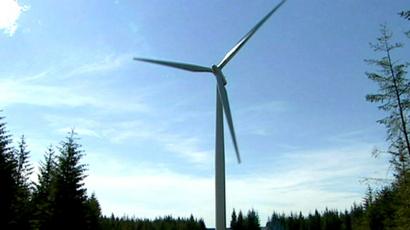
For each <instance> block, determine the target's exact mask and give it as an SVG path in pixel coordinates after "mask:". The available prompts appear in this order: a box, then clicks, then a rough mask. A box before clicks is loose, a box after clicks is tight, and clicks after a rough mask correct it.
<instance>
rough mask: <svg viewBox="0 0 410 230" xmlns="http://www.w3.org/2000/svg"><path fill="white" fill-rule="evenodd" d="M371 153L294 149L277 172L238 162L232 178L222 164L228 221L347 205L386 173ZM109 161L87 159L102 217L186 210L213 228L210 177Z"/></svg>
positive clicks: (360, 148)
mask: <svg viewBox="0 0 410 230" xmlns="http://www.w3.org/2000/svg"><path fill="white" fill-rule="evenodd" d="M370 149H371V147H370V146H369V145H361V146H355V147H350V148H346V149H327V150H318V151H303V152H302V151H300V152H294V153H289V154H284V155H283V157H282V158H283V159H281V160H280V164H279V166H278V167H275V166H272V167H268V168H259V169H256V170H255V169H254V168H252V167H254V166H255V165H253V166H252V165H246V164H242V165H240V166H237V167H240V171H241V173H239V174H233V175H232V172H231V171H230V168H229V167H228V168H227V181H226V182H227V185H226V186H227V187H226V188H227V218H228V221H229V217H230V212H231V211H232V209H233V208H235V209H236V210H239V209H241V210H243V211H247V210H249V209H251V208H254V209H256V210H257V211H258V212H259V214H260V217H261V224H262V225H264V224H265V221H266V220H267V218H268V216H269V215H271V214H272V211H273V210H275V211H278V212H286V213H289V212H291V211H302V212H304V213H305V214H307V213H308V212H311V211H314V210H315V209H318V210H324V209H325V208H326V207H328V208H337V209H345V208H349V207H350V206H351V205H352V204H353V202H360V201H361V199H362V196H363V192H364V190H365V187H366V186H365V185H363V186H362V188H363V190H361V189H360V186H358V183H359V179H360V178H361V177H363V176H376V177H383V175H384V170H385V166H386V165H385V164H386V162H384V161H383V162H382V161H380V159H374V158H371V156H370V154H369V151H370ZM114 156H115V155H114V154H113V155H111V157H108V155H105V156H102V158H101V156H100V157H99V161H93V162H95V163H94V165H90V167H92V168H91V169H92V171H91V173H90V176H89V178H87V181H86V184H87V187H88V188H89V189H90V190H91V191H95V192H96V193H97V197H98V199H99V201H100V203H101V206H102V210H103V213H104V214H106V215H109V214H111V212H114V214H116V215H123V214H127V215H129V216H132V215H135V216H137V217H147V218H155V217H157V216H162V215H167V214H172V215H174V216H189V215H190V214H191V213H192V214H193V215H194V216H197V217H203V218H204V220H205V222H206V224H207V226H208V227H210V226H213V225H214V178H213V176H198V175H197V174H196V173H195V172H191V171H189V172H186V173H181V172H179V173H177V172H175V171H172V170H170V169H167V168H164V167H163V166H161V165H153V164H151V165H148V164H145V165H144V164H135V163H131V162H121V161H119V160H117V159H115V158H114ZM95 157H97V156H95ZM272 163H274V162H272ZM259 165H260V164H259ZM212 171H213V168H212V167H210V168H209V172H210V173H212ZM212 174H213V173H212ZM340 184H342V185H340Z"/></svg>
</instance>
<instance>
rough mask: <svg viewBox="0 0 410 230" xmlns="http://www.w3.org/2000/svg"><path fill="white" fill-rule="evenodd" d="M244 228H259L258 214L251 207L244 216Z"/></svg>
mask: <svg viewBox="0 0 410 230" xmlns="http://www.w3.org/2000/svg"><path fill="white" fill-rule="evenodd" d="M246 229H248V230H260V224H259V216H258V214H257V213H256V211H255V210H253V209H252V210H250V211H248V215H247V216H246Z"/></svg>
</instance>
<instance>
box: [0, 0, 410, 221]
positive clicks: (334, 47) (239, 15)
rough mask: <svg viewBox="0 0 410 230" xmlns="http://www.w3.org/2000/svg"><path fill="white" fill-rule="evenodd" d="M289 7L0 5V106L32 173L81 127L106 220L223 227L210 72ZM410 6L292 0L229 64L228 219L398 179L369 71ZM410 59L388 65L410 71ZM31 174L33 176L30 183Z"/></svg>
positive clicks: (329, 201)
mask: <svg viewBox="0 0 410 230" xmlns="http://www.w3.org/2000/svg"><path fill="white" fill-rule="evenodd" d="M278 2H279V1H273V0H270V1H267V0H258V1H245V0H240V1H238V0H235V1H234V0H228V1H216V0H209V1H189V0H179V1H158V0H155V1H122V0H115V1H108V0H107V1H96V0H95V1H51V0H41V1H40V0H33V1H30V0H25V1H18V3H17V2H15V1H13V0H0V60H1V62H0V109H2V110H3V112H2V113H1V115H2V116H5V117H6V122H7V124H8V125H7V127H8V129H9V131H10V133H11V134H12V135H13V137H14V138H15V139H16V140H17V139H18V137H19V136H21V135H22V134H24V135H25V136H26V139H27V142H28V145H29V149H30V150H31V160H32V161H33V163H34V165H36V166H37V165H38V162H39V161H40V160H42V158H43V153H44V152H45V150H46V148H47V146H49V145H50V144H53V145H58V143H59V142H60V141H61V140H63V139H64V137H65V136H66V134H67V132H68V131H69V130H70V129H71V128H74V129H75V131H76V132H77V133H78V134H79V137H80V138H81V140H80V143H81V144H82V148H83V150H84V151H85V153H86V156H85V157H84V163H87V164H88V172H87V174H88V177H87V179H86V187H87V189H88V192H89V193H91V192H95V193H96V196H97V198H98V200H99V201H100V204H101V207H102V212H103V213H104V214H106V215H109V214H111V213H112V212H113V213H114V214H116V215H119V216H121V215H129V216H135V217H148V218H154V217H157V216H164V215H168V214H170V215H173V216H183V217H187V216H189V215H190V214H191V213H192V214H193V215H194V216H195V217H202V218H204V220H205V223H206V225H207V226H214V164H213V163H214V123H215V94H216V93H215V84H216V82H215V79H214V77H213V76H212V75H210V74H206V73H205V74H195V73H189V72H183V71H179V70H175V69H168V68H164V67H161V66H155V65H150V64H147V63H139V62H135V61H133V60H132V57H134V56H137V57H148V58H160V59H165V60H174V61H184V62H189V63H195V64H200V65H205V66H210V65H212V64H216V63H218V62H219V61H220V60H221V58H222V57H223V56H224V55H225V53H226V52H227V51H228V50H229V49H230V48H232V46H233V45H234V44H235V43H236V42H237V41H238V40H239V39H240V38H241V37H242V36H243V35H244V34H245V33H246V32H247V31H248V30H249V29H250V28H251V27H252V26H253V25H254V24H255V23H256V22H257V21H258V20H259V19H260V18H261V17H263V16H264V15H265V14H266V13H267V12H268V11H269V10H270V9H271V8H272V7H273V6H274V5H275V4H277V3H278ZM408 8H409V4H408V2H407V1H405V0H395V1H389V0H372V1H370V0H361V1H357V0H343V1H341V0H339V1H328V0H315V1H304V0H289V1H288V2H287V3H286V4H285V5H284V6H283V7H282V8H281V9H280V10H278V11H277V13H275V14H274V15H273V17H272V18H271V19H270V20H269V21H268V22H267V23H266V24H265V25H264V26H263V27H262V28H261V29H260V30H259V31H258V32H257V33H256V34H255V35H254V37H253V38H252V39H251V40H250V41H249V42H248V43H247V44H246V46H245V47H244V48H243V49H242V50H241V51H240V52H239V53H238V54H237V55H236V56H235V58H234V59H233V60H232V61H231V62H230V63H229V64H228V65H227V66H226V67H225V69H224V72H225V75H226V76H227V80H228V85H227V89H228V92H229V96H230V102H231V109H232V113H233V118H234V123H235V128H236V131H237V138H238V141H239V148H240V150H241V154H242V160H243V163H242V164H240V165H238V164H237V162H236V159H235V154H234V151H233V148H232V143H231V141H230V139H228V138H229V136H228V135H227V134H226V135H225V136H226V173H227V184H226V186H227V212H228V221H229V216H230V213H231V211H232V209H233V208H235V209H236V210H239V209H241V210H245V211H247V210H249V209H251V208H254V209H255V210H257V211H258V213H259V215H260V219H261V223H262V225H264V224H265V222H266V220H267V218H268V216H269V215H270V214H271V213H272V211H273V210H276V211H278V212H286V213H288V212H290V211H303V212H305V213H308V212H309V211H313V210H314V209H315V208H317V209H319V210H323V209H324V208H325V207H329V208H338V209H344V208H348V207H350V205H351V204H352V203H353V202H360V201H361V199H362V197H363V194H364V192H365V190H366V186H367V185H366V184H365V183H361V181H362V180H363V178H365V177H379V178H386V177H388V174H389V171H388V164H387V163H386V159H383V157H380V158H377V159H375V158H373V157H372V156H371V151H372V149H374V148H375V147H379V148H384V147H385V144H384V139H385V130H384V128H383V127H381V126H379V125H378V124H377V123H376V120H377V119H380V118H381V117H383V114H382V113H381V112H379V111H377V108H376V106H375V105H372V104H369V103H367V102H366V101H365V99H364V97H365V95H366V93H369V92H372V91H374V90H375V89H376V87H375V85H374V84H373V83H372V82H370V81H369V80H367V79H366V76H365V74H364V72H365V71H371V70H373V67H371V66H368V65H367V64H365V63H364V62H363V60H364V59H365V58H372V57H373V58H374V57H378V56H379V55H377V54H375V53H373V52H372V50H371V49H370V48H369V42H372V41H374V40H375V38H376V37H377V36H378V34H379V24H381V23H387V25H388V26H390V28H391V29H392V30H393V31H394V33H395V35H396V37H395V38H397V40H402V41H405V42H407V43H408V41H409V40H406V38H404V36H403V35H402V33H403V32H404V31H406V30H408V29H409V27H410V24H409V23H408V22H406V21H404V20H403V19H401V18H400V17H399V16H398V14H397V13H398V12H400V11H401V10H404V9H408ZM408 54H409V52H408V48H405V49H403V50H402V51H399V52H397V53H395V54H393V55H395V57H397V58H400V59H402V60H403V59H404V60H410V57H409V55H408ZM33 177H35V176H33Z"/></svg>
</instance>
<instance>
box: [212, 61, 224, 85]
mask: <svg viewBox="0 0 410 230" xmlns="http://www.w3.org/2000/svg"><path fill="white" fill-rule="evenodd" d="M211 68H212V72H213V73H214V74H215V75H217V74H219V75H222V80H223V81H224V85H226V84H228V82H227V81H226V78H225V76H224V75H223V74H222V70H221V69H220V68H219V67H218V66H217V65H212V66H211Z"/></svg>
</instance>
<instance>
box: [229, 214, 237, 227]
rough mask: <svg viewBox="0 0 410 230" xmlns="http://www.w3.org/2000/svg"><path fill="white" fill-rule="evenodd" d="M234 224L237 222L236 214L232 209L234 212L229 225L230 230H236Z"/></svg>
mask: <svg viewBox="0 0 410 230" xmlns="http://www.w3.org/2000/svg"><path fill="white" fill-rule="evenodd" d="M236 222H237V220H236V212H235V209H234V210H233V211H232V216H231V224H230V226H231V229H232V230H236Z"/></svg>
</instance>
